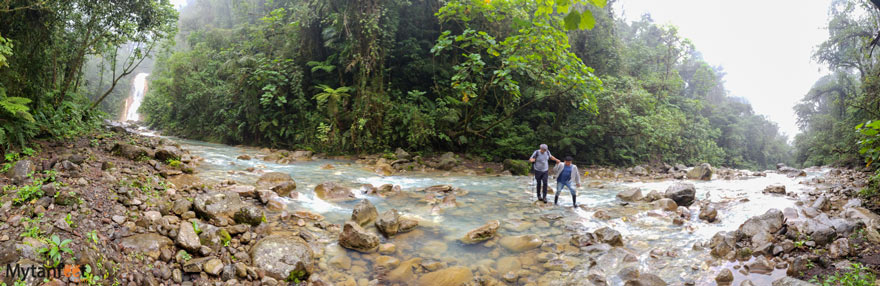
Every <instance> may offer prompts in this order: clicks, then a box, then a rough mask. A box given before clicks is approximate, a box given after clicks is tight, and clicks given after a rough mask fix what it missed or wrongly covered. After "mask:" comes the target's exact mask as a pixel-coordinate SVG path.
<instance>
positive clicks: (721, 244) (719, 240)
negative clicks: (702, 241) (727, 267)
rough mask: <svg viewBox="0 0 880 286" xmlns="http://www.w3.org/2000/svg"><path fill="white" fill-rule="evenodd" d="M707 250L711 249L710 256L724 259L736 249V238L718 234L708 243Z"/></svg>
mask: <svg viewBox="0 0 880 286" xmlns="http://www.w3.org/2000/svg"><path fill="white" fill-rule="evenodd" d="M709 248H710V249H712V255H715V256H718V257H721V258H726V257H727V256H728V254H729V253H731V252H733V250H734V249H735V248H736V238H735V237H734V236H733V234H731V233H728V232H725V231H722V232H718V233H716V234H715V235H714V236H712V239H711V240H710V241H709Z"/></svg>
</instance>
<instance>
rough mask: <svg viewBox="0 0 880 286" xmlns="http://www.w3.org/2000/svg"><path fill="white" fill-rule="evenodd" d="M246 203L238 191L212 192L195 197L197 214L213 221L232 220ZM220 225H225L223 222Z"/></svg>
mask: <svg viewBox="0 0 880 286" xmlns="http://www.w3.org/2000/svg"><path fill="white" fill-rule="evenodd" d="M242 206H244V204H243V203H242V201H241V197H239V196H238V194H236V193H222V192H210V193H206V194H200V195H198V196H196V198H195V199H193V209H194V210H195V212H196V214H197V215H199V216H200V217H202V218H205V219H207V220H209V221H211V222H215V223H216V222H227V224H228V222H231V221H232V217H233V216H234V215H235V213H236V212H238V211H239V210H240V209H241V208H242ZM219 225H221V226H222V225H223V224H222V223H221V224H219Z"/></svg>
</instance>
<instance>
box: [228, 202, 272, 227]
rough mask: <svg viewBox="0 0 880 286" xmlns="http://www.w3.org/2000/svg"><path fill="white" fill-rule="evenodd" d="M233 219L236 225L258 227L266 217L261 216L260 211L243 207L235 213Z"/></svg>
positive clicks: (253, 207)
mask: <svg viewBox="0 0 880 286" xmlns="http://www.w3.org/2000/svg"><path fill="white" fill-rule="evenodd" d="M234 219H235V222H236V223H244V224H249V225H252V226H258V225H260V223H262V222H263V220H265V219H266V216H265V215H264V214H263V211H262V210H260V209H258V208H257V207H255V206H245V207H242V208H241V209H239V210H238V212H236V213H235V216H234Z"/></svg>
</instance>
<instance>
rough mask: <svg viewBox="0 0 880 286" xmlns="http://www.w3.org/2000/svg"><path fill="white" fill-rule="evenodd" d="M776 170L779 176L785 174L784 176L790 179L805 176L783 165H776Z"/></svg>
mask: <svg viewBox="0 0 880 286" xmlns="http://www.w3.org/2000/svg"><path fill="white" fill-rule="evenodd" d="M776 170H777V172H779V173H780V174H785V175H786V176H788V177H792V178H794V177H804V176H806V175H807V172H804V171H803V170H798V169H795V168H792V167H789V166H786V165H785V164H776Z"/></svg>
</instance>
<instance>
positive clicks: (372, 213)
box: [351, 199, 379, 226]
mask: <svg viewBox="0 0 880 286" xmlns="http://www.w3.org/2000/svg"><path fill="white" fill-rule="evenodd" d="M377 216H379V213H378V211H377V210H376V206H374V205H373V204H372V203H370V201H369V200H367V199H364V200H362V201H360V202H359V203H358V204H357V205H355V206H354V210H352V212H351V220H352V221H354V222H356V223H357V224H359V225H362V226H363V225H366V224H368V223H370V222H372V221H373V220H375V219H376V217H377Z"/></svg>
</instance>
